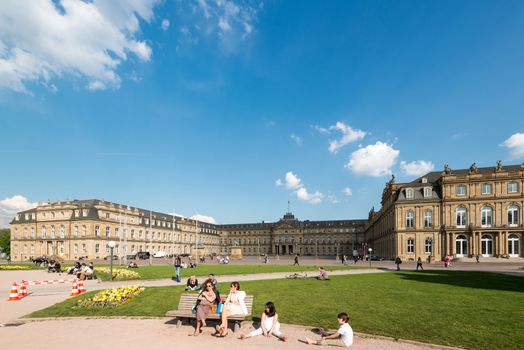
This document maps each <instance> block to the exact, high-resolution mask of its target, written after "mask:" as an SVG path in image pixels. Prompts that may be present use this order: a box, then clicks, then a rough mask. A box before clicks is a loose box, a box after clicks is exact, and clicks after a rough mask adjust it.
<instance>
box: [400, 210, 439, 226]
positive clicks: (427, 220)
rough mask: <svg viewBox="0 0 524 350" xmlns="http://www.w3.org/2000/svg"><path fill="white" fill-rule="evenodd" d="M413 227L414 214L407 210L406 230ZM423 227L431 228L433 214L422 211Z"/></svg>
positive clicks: (429, 211) (428, 211)
mask: <svg viewBox="0 0 524 350" xmlns="http://www.w3.org/2000/svg"><path fill="white" fill-rule="evenodd" d="M414 227H415V213H414V212H413V211H412V210H409V211H408V212H407V213H406V228H414ZM424 227H426V228H430V227H433V212H432V211H431V210H426V211H424Z"/></svg>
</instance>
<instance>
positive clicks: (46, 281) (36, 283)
mask: <svg viewBox="0 0 524 350" xmlns="http://www.w3.org/2000/svg"><path fill="white" fill-rule="evenodd" d="M76 280H77V279H76V278H69V279H62V280H43V281H24V280H22V282H21V283H20V284H24V285H26V286H40V285H45V284H61V283H68V282H74V281H76Z"/></svg>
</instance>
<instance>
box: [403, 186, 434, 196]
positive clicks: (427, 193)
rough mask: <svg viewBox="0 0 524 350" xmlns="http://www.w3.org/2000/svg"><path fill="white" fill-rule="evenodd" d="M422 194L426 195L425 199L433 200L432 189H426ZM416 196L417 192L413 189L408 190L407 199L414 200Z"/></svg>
mask: <svg viewBox="0 0 524 350" xmlns="http://www.w3.org/2000/svg"><path fill="white" fill-rule="evenodd" d="M422 193H423V195H424V198H431V197H432V193H433V190H432V188H431V187H424V189H423V191H422ZM414 194H415V190H414V189H412V188H407V189H406V198H407V199H413V198H414V197H415V196H414Z"/></svg>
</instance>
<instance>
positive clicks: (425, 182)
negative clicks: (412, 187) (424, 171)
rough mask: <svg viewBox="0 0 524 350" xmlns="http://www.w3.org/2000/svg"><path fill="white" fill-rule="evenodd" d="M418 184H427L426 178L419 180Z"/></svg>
mask: <svg viewBox="0 0 524 350" xmlns="http://www.w3.org/2000/svg"><path fill="white" fill-rule="evenodd" d="M420 182H421V183H423V184H427V183H428V179H427V178H426V177H423V178H422V179H420Z"/></svg>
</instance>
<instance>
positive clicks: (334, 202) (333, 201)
mask: <svg viewBox="0 0 524 350" xmlns="http://www.w3.org/2000/svg"><path fill="white" fill-rule="evenodd" d="M327 200H328V202H330V203H331V204H338V203H340V201H339V200H338V198H337V197H335V196H333V195H329V196H327Z"/></svg>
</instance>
